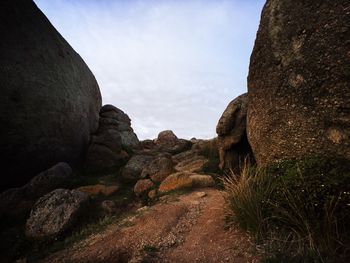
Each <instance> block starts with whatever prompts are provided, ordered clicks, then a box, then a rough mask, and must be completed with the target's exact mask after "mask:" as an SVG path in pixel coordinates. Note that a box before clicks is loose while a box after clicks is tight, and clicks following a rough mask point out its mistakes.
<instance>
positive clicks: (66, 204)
mask: <svg viewBox="0 0 350 263" xmlns="http://www.w3.org/2000/svg"><path fill="white" fill-rule="evenodd" d="M88 202H89V196H88V195H86V194H84V193H82V192H80V191H78V190H65V189H57V190H54V191H52V192H50V193H48V194H47V195H45V196H43V197H41V198H40V199H39V200H38V201H37V202H36V203H35V205H34V207H33V209H32V211H31V213H30V217H29V218H28V220H27V223H26V235H27V236H28V237H30V238H35V239H41V238H48V237H54V236H57V235H60V234H63V233H64V232H66V231H67V230H68V229H70V228H71V227H72V226H73V225H74V224H75V223H76V222H77V220H78V219H79V217H80V215H81V214H82V212H84V210H85V209H86V207H87V204H88Z"/></svg>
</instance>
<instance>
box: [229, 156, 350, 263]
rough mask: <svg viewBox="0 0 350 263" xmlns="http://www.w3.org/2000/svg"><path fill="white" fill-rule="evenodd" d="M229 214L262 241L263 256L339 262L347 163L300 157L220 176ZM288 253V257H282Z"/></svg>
mask: <svg viewBox="0 0 350 263" xmlns="http://www.w3.org/2000/svg"><path fill="white" fill-rule="evenodd" d="M224 184H225V188H226V192H227V202H228V205H229V206H230V208H231V210H232V218H233V219H234V220H235V221H236V222H237V223H238V224H239V225H240V226H241V227H242V228H243V229H244V230H246V231H248V232H250V233H251V234H253V235H254V236H255V237H256V239H257V241H258V242H260V243H262V244H264V247H265V249H266V251H267V254H269V256H270V259H269V260H266V262H343V261H344V262H345V259H346V258H347V257H348V256H349V254H350V242H349V241H350V238H349V236H350V229H349V226H350V164H349V162H348V161H346V160H339V159H338V160H329V159H325V158H306V159H303V160H288V161H282V162H279V163H276V164H274V165H272V166H270V167H266V168H264V169H257V168H255V167H249V166H246V167H245V168H244V169H243V171H242V173H241V175H240V177H239V178H238V177H236V176H235V175H231V176H229V177H227V178H226V179H224ZM287 259H288V260H287Z"/></svg>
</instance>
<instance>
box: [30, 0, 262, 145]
mask: <svg viewBox="0 0 350 263" xmlns="http://www.w3.org/2000/svg"><path fill="white" fill-rule="evenodd" d="M35 2H36V3H37V4H38V6H39V7H40V8H41V9H42V11H43V12H44V13H45V14H46V15H47V16H48V18H49V19H50V21H51V22H52V23H53V24H54V26H55V27H56V28H57V29H58V30H59V31H60V32H61V34H62V35H63V36H64V37H65V38H66V39H67V41H68V42H69V43H70V44H71V45H72V46H73V48H74V49H75V50H76V51H77V52H78V53H79V54H80V55H81V56H82V57H83V59H84V60H85V62H86V63H87V64H88V65H89V67H90V68H91V70H92V71H93V73H94V74H95V76H96V79H97V81H98V83H99V86H100V89H101V92H102V97H103V102H104V103H110V104H113V105H115V106H117V107H119V108H121V109H122V110H123V111H125V112H126V113H127V114H128V115H129V116H130V118H131V119H132V124H133V127H134V130H135V131H136V133H137V134H138V136H139V137H140V138H142V139H145V138H154V137H155V136H156V135H157V134H158V132H160V131H161V130H165V129H172V130H173V131H174V132H175V133H176V134H177V135H178V136H179V137H183V138H191V137H197V138H209V137H214V136H215V126H216V123H217V121H218V119H219V117H220V115H221V113H222V112H223V110H224V109H225V107H226V105H227V104H228V103H229V101H231V100H232V99H233V98H234V97H236V96H237V95H240V94H241V93H243V92H245V90H246V76H247V71H248V63H249V55H250V52H251V49H252V46H253V41H254V38H255V32H256V30H257V25H258V20H259V15H260V9H261V6H262V1H261V0H260V1H243V0H242V1H238V0H236V1H234V0H233V1H214V0H213V1H209V0H207V1H204V0H203V1H106V0H104V1H97V0H96V1H92V0H88V1H68V0H50V1H44V0H36V1H35ZM257 2H258V3H257Z"/></svg>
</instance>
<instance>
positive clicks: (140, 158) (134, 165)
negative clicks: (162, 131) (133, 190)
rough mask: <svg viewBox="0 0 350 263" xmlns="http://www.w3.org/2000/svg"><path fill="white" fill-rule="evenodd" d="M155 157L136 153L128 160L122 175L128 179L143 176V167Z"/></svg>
mask: <svg viewBox="0 0 350 263" xmlns="http://www.w3.org/2000/svg"><path fill="white" fill-rule="evenodd" d="M154 159H155V156H152V155H134V156H132V157H131V158H130V160H129V161H128V162H127V164H126V165H125V167H124V168H123V171H122V177H123V178H124V179H127V180H137V179H139V178H141V173H142V170H143V168H145V167H146V166H147V165H148V164H149V163H151V162H152V161H153V160H154Z"/></svg>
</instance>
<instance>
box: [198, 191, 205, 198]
mask: <svg viewBox="0 0 350 263" xmlns="http://www.w3.org/2000/svg"><path fill="white" fill-rule="evenodd" d="M196 195H197V197H199V198H203V197H205V196H207V194H206V192H197V193H196Z"/></svg>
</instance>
